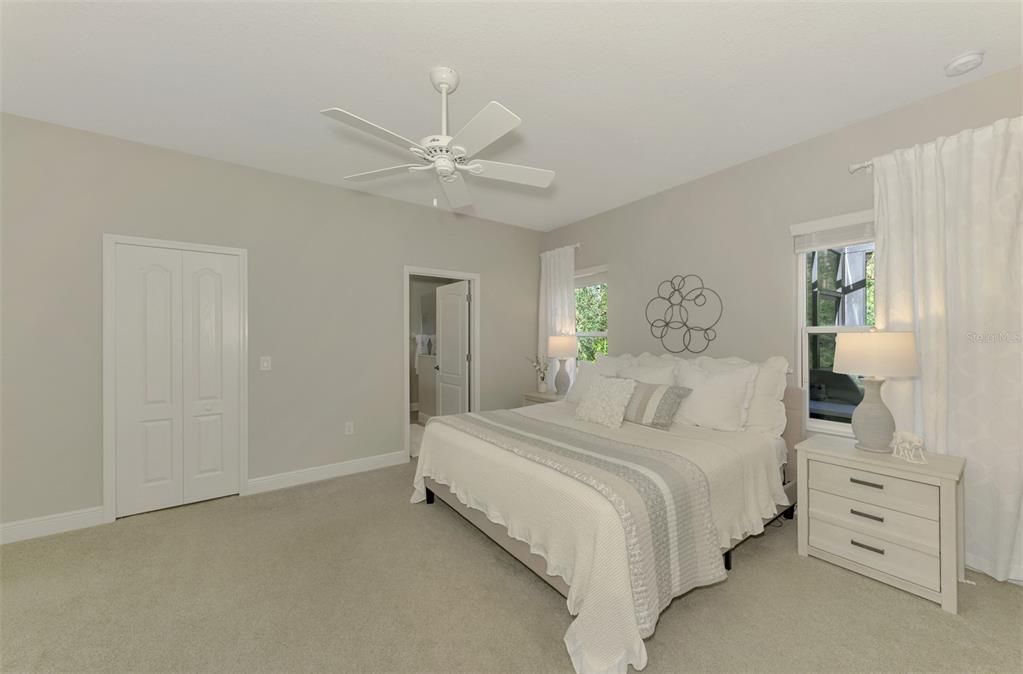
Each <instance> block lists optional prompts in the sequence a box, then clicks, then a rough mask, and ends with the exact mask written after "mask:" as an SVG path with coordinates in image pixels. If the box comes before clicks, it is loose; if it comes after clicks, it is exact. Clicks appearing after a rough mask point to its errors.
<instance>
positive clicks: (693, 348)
mask: <svg viewBox="0 0 1023 674" xmlns="http://www.w3.org/2000/svg"><path fill="white" fill-rule="evenodd" d="M724 310H725V305H724V303H723V302H722V301H721V296H720V295H718V294H717V293H716V292H715V291H713V290H711V289H710V288H708V287H707V286H705V285H704V284H703V279H702V278H700V277H699V276H697V275H696V274H686V275H685V276H682V275H679V276H673V277H672V278H670V279H668V280H667V281H661V282H660V283H659V284H658V285H657V297H655V298H653V299H652V300H650V301H649V302H647V305H646V320H647V322H648V323H649V324H650V334H651V335H653V336H654V339H659V340H661V345H662V346H663V347H664V349H665V350H666V351H669V352H671V353H682V352H683V351H689V352H690V353H702V352H704V351H706V350H707V347H708V346H710V343H711V342H713V341H714V340H715V339H717V336H718V335H717V330H715V329H714V326H716V325H717V324H718V321H720V320H721V314H722V313H723V312H724Z"/></svg>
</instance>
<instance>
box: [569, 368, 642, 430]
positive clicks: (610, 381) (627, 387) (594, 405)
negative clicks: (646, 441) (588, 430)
mask: <svg viewBox="0 0 1023 674" xmlns="http://www.w3.org/2000/svg"><path fill="white" fill-rule="evenodd" d="M635 388H636V381H635V380H634V379H622V378H620V377H598V378H597V380H596V381H595V382H593V384H592V385H591V386H590V387H589V388H588V389H587V390H586V393H584V394H583V399H582V401H581V402H580V403H579V406H578V407H576V408H575V416H576V418H577V419H582V420H583V421H592V422H594V423H597V424H601V425H603V426H608V427H610V428H620V427H621V425H622V419H624V418H625V408H626V407H628V405H629V400H631V399H632V392H633V390H634V389H635Z"/></svg>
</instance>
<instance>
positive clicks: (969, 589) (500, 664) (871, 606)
mask: <svg viewBox="0 0 1023 674" xmlns="http://www.w3.org/2000/svg"><path fill="white" fill-rule="evenodd" d="M411 479H412V464H409V465H407V466H400V467H396V468H388V469H384V470H379V471H374V472H371V473H363V474H361V475H354V476H351V477H345V478H340V479H336V480H330V481H327V482H320V483H317V484H312V485H307V486H303V487H296V488H294V489H287V490H281V491H277V492H270V493H265V494H260V495H256V496H248V497H244V498H238V497H232V498H226V499H221V500H218V501H210V502H207V503H202V504H197V505H192V506H186V507H182V508H176V509H172V510H164V511H160V512H156V513H151V514H147V515H139V516H136V517H131V518H127V519H124V520H121V521H118V522H117V523H115V524H112V525H106V526H101V527H95V528H92V529H85V530H81V531H76V532H72V533H68V534H63V535H59V536H52V537H49V538H44V539H37V540H34V541H26V542H22V543H14V544H10V545H6V546H3V548H2V549H0V555H2V584H0V591H2V596H0V601H2V607H0V609H2V613H0V619H2V624H0V629H2V637H0V647H2V651H3V652H2V667H3V669H4V670H5V671H20V670H37V671H38V670H49V671H57V670H63V671H84V670H102V671H132V672H139V671H153V670H161V671H213V670H217V671H252V670H260V671H328V670H329V671H345V672H502V673H503V672H571V664H570V662H569V659H568V656H567V655H566V653H565V649H564V646H563V644H562V640H561V639H562V636H563V634H564V632H565V630H566V628H567V627H568V624H569V622H570V620H571V618H570V616H569V615H568V612H567V611H566V610H565V602H564V600H563V599H562V598H561V596H560V595H558V594H556V593H555V592H554V591H553V590H551V589H550V588H549V587H548V586H547V585H546V584H545V583H543V582H542V581H541V580H539V579H538V578H536V577H535V576H533V575H532V573H530V572H529V571H528V570H526V569H525V568H524V567H522V566H521V565H520V564H519V563H518V562H517V561H515V560H514V559H512V558H510V557H509V556H508V555H507V554H506V553H505V552H504V551H503V550H501V549H500V548H498V547H497V546H496V545H494V544H493V543H492V542H490V541H489V539H487V538H486V537H484V536H483V535H482V534H480V533H479V532H478V531H476V530H475V529H473V528H472V527H471V526H470V525H469V524H467V523H466V522H465V521H464V520H462V519H461V518H460V517H459V516H458V515H456V514H455V513H454V512H452V511H451V510H450V509H448V508H447V507H446V506H444V505H443V504H441V503H440V502H438V503H437V504H435V505H433V506H427V505H425V504H419V505H415V506H413V505H410V504H409V503H408V498H409V494H410V486H409V485H410V483H411ZM795 533H796V528H795V523H794V522H785V523H784V526H783V527H781V528H772V529H769V530H768V532H767V533H766V534H765V535H764V536H761V537H759V538H756V539H752V540H750V541H748V542H747V543H746V544H744V545H743V546H742V547H740V548H739V549H738V550H737V551H736V552H735V557H734V559H735V568H734V570H733V571H732V573H731V575H730V577H729V579H728V580H727V581H726V582H724V583H721V584H719V585H717V586H714V587H711V588H704V589H701V590H696V591H694V592H691V593H690V594H688V595H686V596H685V597H682V598H680V599H676V600H675V602H674V603H673V604H672V606H671V607H669V608H668V610H667V611H666V612H665V613H664V614H663V615H662V616H661V620H660V623H659V625H658V627H657V632H656V634H654V636H653V637H652V638H651V639H650V640H649V641H648V642H647V650H648V652H649V657H650V662H649V665H648V667H647V669H646V670H645V671H646V672H650V673H655V672H680V671H693V672H747V671H748V672H752V671H757V672H827V671H859V672H866V671H892V672H895V671H915V672H932V671H934V672H936V671H945V672H965V671H971V672H980V671H986V672H1014V671H1021V670H1023V588H1020V587H1015V586H1012V585H1007V584H1001V583H996V582H995V581H993V580H991V579H990V578H988V577H987V576H982V575H979V574H972V573H971V574H968V575H969V578H970V579H971V580H974V581H976V583H977V584H976V585H962V586H961V599H960V615H958V616H952V615H948V614H946V613H943V612H942V611H941V609H940V608H939V607H938V606H937V605H935V604H931V603H930V602H927V601H924V600H922V599H919V598H916V597H913V596H911V595H908V594H906V593H903V592H900V591H898V590H895V589H892V588H890V587H887V586H885V585H882V584H880V583H877V582H874V581H872V580H869V579H867V578H863V577H860V576H857V575H855V574H853V573H850V572H848V571H845V570H843V569H839V568H837V567H834V566H831V565H829V564H827V563H825V562H821V561H817V560H809V559H800V558H799V557H798V556H797V554H796V538H795Z"/></svg>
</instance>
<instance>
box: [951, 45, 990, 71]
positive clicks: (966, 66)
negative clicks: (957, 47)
mask: <svg viewBox="0 0 1023 674" xmlns="http://www.w3.org/2000/svg"><path fill="white" fill-rule="evenodd" d="M983 63H984V50H983V49H975V50H974V51H968V52H966V53H965V54H960V55H959V56H957V57H955V58H954V59H952V60H951V61H949V62H948V63H947V64H945V77H958V76H959V75H965V74H966V73H968V72H970V71H971V70H976V69H977V68H979V67H980V66H981V65H982V64H983Z"/></svg>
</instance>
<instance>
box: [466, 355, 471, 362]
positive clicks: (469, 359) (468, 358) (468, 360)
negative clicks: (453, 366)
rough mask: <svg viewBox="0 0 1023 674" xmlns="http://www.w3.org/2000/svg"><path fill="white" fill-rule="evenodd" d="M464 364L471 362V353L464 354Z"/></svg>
mask: <svg viewBox="0 0 1023 674" xmlns="http://www.w3.org/2000/svg"><path fill="white" fill-rule="evenodd" d="M465 362H467V363H470V362H472V354H471V353H467V354H465Z"/></svg>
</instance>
